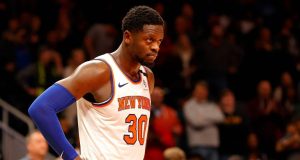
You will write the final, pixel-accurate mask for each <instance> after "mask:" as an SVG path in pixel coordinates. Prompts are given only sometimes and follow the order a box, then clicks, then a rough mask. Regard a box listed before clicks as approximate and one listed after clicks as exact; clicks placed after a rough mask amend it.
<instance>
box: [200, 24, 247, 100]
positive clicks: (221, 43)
mask: <svg viewBox="0 0 300 160" xmlns="http://www.w3.org/2000/svg"><path fill="white" fill-rule="evenodd" d="M224 35H225V30H224V28H223V27H222V26H221V25H219V24H214V25H213V26H212V28H211V32H210V35H209V37H208V39H206V40H205V41H204V42H203V43H202V44H201V45H200V47H199V48H198V49H197V52H198V53H199V54H201V58H200V59H201V61H200V62H199V63H200V67H199V68H200V73H202V74H201V75H203V77H202V78H204V79H205V80H206V81H207V82H208V83H209V85H210V90H211V96H212V97H213V98H214V99H217V98H218V95H219V94H220V92H221V91H222V90H223V89H225V88H228V80H227V74H229V73H230V72H232V71H233V70H237V67H238V65H239V63H240V61H239V60H240V57H241V55H242V52H241V50H237V49H236V47H235V46H233V45H232V43H229V42H228V41H226V39H225V37H224Z"/></svg>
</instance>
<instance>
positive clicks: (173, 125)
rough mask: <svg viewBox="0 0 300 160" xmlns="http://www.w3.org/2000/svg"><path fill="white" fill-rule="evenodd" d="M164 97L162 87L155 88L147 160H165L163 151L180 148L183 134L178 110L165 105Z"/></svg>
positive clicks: (152, 99) (152, 95)
mask: <svg viewBox="0 0 300 160" xmlns="http://www.w3.org/2000/svg"><path fill="white" fill-rule="evenodd" d="M164 96H165V92H164V90H163V89H162V88H161V87H154V90H153V92H152V94H151V101H152V107H151V112H152V113H151V115H152V117H151V119H150V122H149V123H150V127H149V136H148V137H149V138H148V143H147V148H146V155H145V160H148V159H149V160H151V159H156V160H158V159H163V151H164V150H165V149H166V148H169V147H174V146H178V145H179V140H180V138H181V135H182V132H183V129H182V124H181V122H180V120H179V117H178V115H177V112H176V110H175V109H173V108H171V107H170V106H168V105H167V104H165V102H164Z"/></svg>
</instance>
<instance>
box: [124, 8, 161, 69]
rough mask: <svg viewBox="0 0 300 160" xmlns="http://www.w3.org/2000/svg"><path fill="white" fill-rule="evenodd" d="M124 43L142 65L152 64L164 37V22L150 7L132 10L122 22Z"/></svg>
mask: <svg viewBox="0 0 300 160" xmlns="http://www.w3.org/2000/svg"><path fill="white" fill-rule="evenodd" d="M122 31H123V42H124V43H125V46H126V48H127V49H128V52H129V53H130V54H131V55H132V57H133V58H134V59H136V60H137V61H138V62H140V63H141V64H152V63H153V62H154V60H155V58H156V56H157V53H158V51H159V46H160V43H161V41H162V39H163V37H164V20H163V19H162V17H161V16H160V15H159V13H158V12H157V11H156V10H154V9H152V8H150V7H148V6H136V7H133V8H132V9H130V10H129V11H128V12H127V14H126V16H125V17H124V18H123V20H122Z"/></svg>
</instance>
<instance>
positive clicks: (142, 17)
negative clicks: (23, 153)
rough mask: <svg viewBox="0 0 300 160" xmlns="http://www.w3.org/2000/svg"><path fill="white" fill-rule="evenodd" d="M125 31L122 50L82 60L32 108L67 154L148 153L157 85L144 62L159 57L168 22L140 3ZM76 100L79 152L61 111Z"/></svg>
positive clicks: (38, 122)
mask: <svg viewBox="0 0 300 160" xmlns="http://www.w3.org/2000/svg"><path fill="white" fill-rule="evenodd" d="M122 31H123V39H122V43H121V44H120V46H119V48H118V49H117V50H115V51H114V52H113V53H106V54H103V55H101V56H98V57H96V58H95V59H94V60H90V61H87V62H84V63H83V64H81V65H80V66H79V67H78V68H77V69H76V70H75V72H74V73H73V74H72V75H70V76H69V77H67V78H65V79H62V80H60V81H58V82H56V83H55V84H53V85H52V86H51V87H49V88H48V89H47V90H46V91H45V92H44V93H42V94H41V95H40V96H39V97H37V99H36V100H35V101H34V102H33V103H32V104H31V106H30V108H29V110H28V112H29V114H30V116H31V118H32V119H33V121H34V122H35V124H36V125H37V127H38V128H39V130H40V131H41V132H42V133H43V135H44V136H45V137H46V139H47V141H48V143H49V144H50V145H51V147H52V148H53V149H54V150H55V151H56V152H57V153H58V154H59V155H61V156H62V158H63V159H68V160H69V159H70V160H71V159H75V158H76V159H89V160H96V159H97V160H98V159H99V160H100V159H109V160H111V159H113V160H116V159H132V160H135V159H143V158H144V153H145V146H146V139H147V132H148V124H149V123H148V122H149V116H150V106H151V104H150V103H151V102H150V93H151V92H152V90H153V88H154V75H153V73H152V72H151V70H150V69H149V68H147V67H145V66H144V65H146V64H152V63H153V62H154V60H155V59H156V56H157V53H158V51H159V46H160V44H161V42H162V40H163V37H164V21H163V19H162V17H161V16H160V15H159V14H158V13H157V12H156V11H155V10H154V9H152V8H150V7H147V6H136V7H133V8H132V9H131V10H129V12H128V13H127V14H126V16H125V17H124V18H123V20H122ZM85 95H89V96H85ZM87 97H89V98H87ZM76 100H77V107H78V108H77V112H78V113H77V115H78V127H79V138H80V155H78V154H77V153H76V151H75V150H74V148H73V147H72V146H71V145H70V143H69V142H68V141H67V140H66V138H65V135H64V134H63V131H62V129H61V126H60V124H59V121H58V119H57V115H56V113H57V112H60V111H62V110H64V109H65V108H67V107H68V106H69V105H71V104H72V103H74V102H75V101H76Z"/></svg>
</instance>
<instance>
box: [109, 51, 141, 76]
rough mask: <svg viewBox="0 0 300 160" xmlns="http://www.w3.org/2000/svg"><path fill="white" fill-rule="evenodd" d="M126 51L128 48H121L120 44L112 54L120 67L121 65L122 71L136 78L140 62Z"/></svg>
mask: <svg viewBox="0 0 300 160" xmlns="http://www.w3.org/2000/svg"><path fill="white" fill-rule="evenodd" d="M125 51H126V50H124V49H121V46H120V47H119V48H118V49H117V50H116V51H115V52H113V53H112V56H113V57H114V59H115V61H116V62H117V64H118V65H119V67H121V69H122V71H123V72H126V74H127V75H128V76H130V77H133V78H134V77H136V76H137V75H138V73H139V68H140V64H139V63H138V62H136V61H135V60H134V59H132V57H130V56H129V55H128V54H126V52H125Z"/></svg>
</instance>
